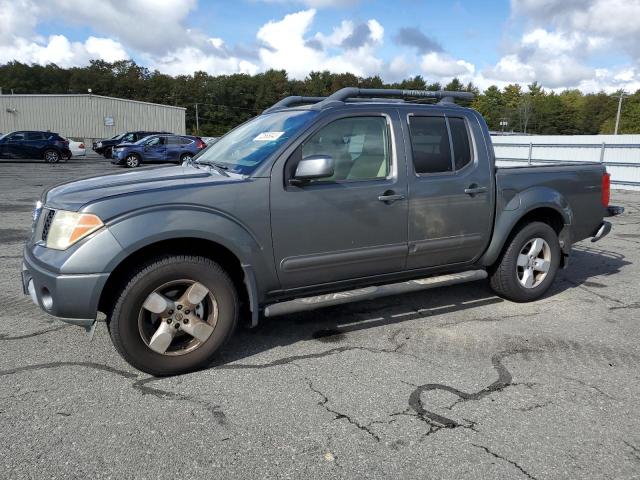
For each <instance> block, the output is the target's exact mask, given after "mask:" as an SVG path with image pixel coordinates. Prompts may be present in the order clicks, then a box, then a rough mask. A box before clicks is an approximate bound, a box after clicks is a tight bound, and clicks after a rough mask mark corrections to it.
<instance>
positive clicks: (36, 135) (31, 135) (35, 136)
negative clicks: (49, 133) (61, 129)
mask: <svg viewBox="0 0 640 480" xmlns="http://www.w3.org/2000/svg"><path fill="white" fill-rule="evenodd" d="M27 140H30V141H34V140H46V138H45V136H44V133H42V132H27Z"/></svg>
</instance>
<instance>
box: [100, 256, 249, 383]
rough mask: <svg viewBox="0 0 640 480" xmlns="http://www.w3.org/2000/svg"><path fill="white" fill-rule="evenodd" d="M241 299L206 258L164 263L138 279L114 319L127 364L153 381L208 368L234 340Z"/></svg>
mask: <svg viewBox="0 0 640 480" xmlns="http://www.w3.org/2000/svg"><path fill="white" fill-rule="evenodd" d="M237 318H238V299H237V294H236V290H235V287H234V285H233V282H232V280H231V279H230V278H229V276H228V275H227V273H226V272H225V271H224V270H223V269H222V268H221V267H220V266H219V265H218V264H217V263H215V262H213V261H212V260H210V259H208V258H204V257H195V256H171V257H165V258H158V259H156V260H154V261H152V262H151V263H150V264H148V265H147V266H146V267H145V268H143V269H142V270H141V271H139V272H138V273H136V274H135V275H133V276H132V277H131V278H130V280H129V282H128V283H127V285H126V286H125V287H124V289H123V290H122V292H121V293H120V296H119V298H118V300H117V301H116V304H115V306H114V309H113V312H112V314H111V318H110V325H109V331H110V334H111V339H112V341H113V343H114V345H115V347H116V349H117V350H118V352H119V353H120V354H121V355H122V356H123V357H124V359H125V360H126V361H127V362H129V363H130V364H131V365H133V366H134V367H136V368H137V369H139V370H142V371H144V372H147V373H149V374H151V375H157V376H163V375H176V374H180V373H185V372H188V371H192V370H196V369H198V368H203V367H205V366H207V365H208V364H209V363H210V361H211V359H212V357H213V356H214V355H215V353H216V352H217V351H218V350H219V349H220V347H221V346H222V345H224V343H225V342H226V341H227V340H228V339H229V338H230V337H231V335H232V334H233V331H234V330H235V328H236V324H237Z"/></svg>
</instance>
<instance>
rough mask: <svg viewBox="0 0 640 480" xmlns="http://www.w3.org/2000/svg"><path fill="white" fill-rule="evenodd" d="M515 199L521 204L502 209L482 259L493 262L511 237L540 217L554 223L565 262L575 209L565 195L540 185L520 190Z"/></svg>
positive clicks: (481, 261)
mask: <svg viewBox="0 0 640 480" xmlns="http://www.w3.org/2000/svg"><path fill="white" fill-rule="evenodd" d="M514 203H516V204H517V205H518V207H517V208H515V209H513V210H503V211H502V212H501V213H500V215H499V217H498V219H497V220H496V225H495V228H494V232H493V238H492V240H491V243H490V244H489V247H488V248H487V251H486V252H485V253H484V255H483V256H482V257H481V259H480V262H479V263H480V264H481V265H483V266H487V267H489V266H491V265H493V264H494V263H495V262H496V261H497V260H498V258H499V257H500V255H501V253H502V252H503V251H504V249H505V247H506V246H507V245H508V241H509V240H510V239H511V238H512V237H513V236H514V235H515V234H516V233H517V232H518V231H519V230H520V228H521V227H522V226H523V225H524V224H526V223H530V222H533V221H540V222H543V223H546V224H548V225H550V226H551V227H552V228H553V229H554V230H555V232H556V233H557V234H558V237H559V239H560V247H561V249H562V252H563V255H562V259H561V264H562V265H564V262H565V257H566V256H567V255H568V254H569V251H570V249H571V244H572V239H571V226H572V224H573V212H572V210H571V207H570V206H569V203H568V202H567V200H566V199H565V198H564V196H562V195H561V194H560V193H559V192H557V191H555V190H552V189H548V188H545V187H538V188H533V189H530V190H527V191H525V192H523V193H521V194H519V195H518V198H517V202H515V201H514V200H512V201H511V202H510V205H512V204H514Z"/></svg>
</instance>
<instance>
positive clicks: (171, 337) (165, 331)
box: [138, 279, 218, 356]
mask: <svg viewBox="0 0 640 480" xmlns="http://www.w3.org/2000/svg"><path fill="white" fill-rule="evenodd" d="M217 321H218V303H217V301H216V298H215V296H214V295H213V293H212V292H211V291H210V290H209V289H208V288H207V287H205V286H204V285H203V284H201V283H199V282H196V281H193V280H186V279H183V280H176V281H173V282H169V283H165V284H163V285H161V286H160V287H158V288H156V289H155V290H154V291H153V292H151V293H150V294H149V295H148V296H147V298H146V300H145V301H144V303H143V305H142V308H141V309H140V313H139V315H138V331H139V332H140V336H141V337H142V340H143V341H144V343H145V344H146V345H147V346H148V347H149V348H150V349H151V350H153V351H154V352H156V353H159V354H161V355H174V356H175V355H184V354H186V353H189V352H192V351H194V350H196V349H197V348H199V347H200V346H202V345H203V344H204V342H206V341H207V339H208V338H209V337H210V336H211V334H212V333H213V330H214V328H215V326H216V323H217Z"/></svg>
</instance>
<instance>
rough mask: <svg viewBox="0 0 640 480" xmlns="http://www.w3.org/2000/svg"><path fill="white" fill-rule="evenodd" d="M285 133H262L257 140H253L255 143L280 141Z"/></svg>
mask: <svg viewBox="0 0 640 480" xmlns="http://www.w3.org/2000/svg"><path fill="white" fill-rule="evenodd" d="M283 133H284V132H262V133H261V134H260V135H258V136H257V137H256V138H254V139H253V141H254V142H273V141H274V140H277V139H279V138H280V137H281V136H282V134H283Z"/></svg>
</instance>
